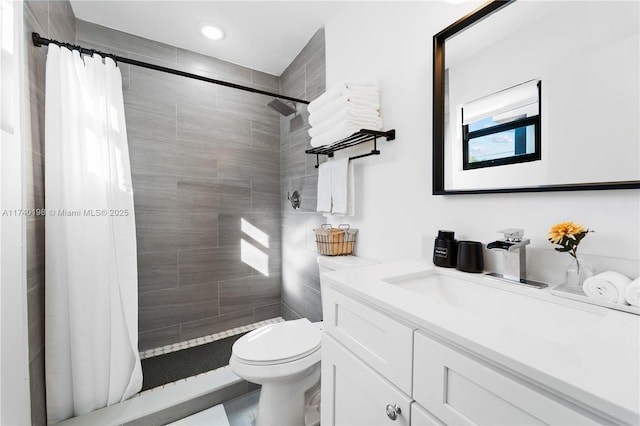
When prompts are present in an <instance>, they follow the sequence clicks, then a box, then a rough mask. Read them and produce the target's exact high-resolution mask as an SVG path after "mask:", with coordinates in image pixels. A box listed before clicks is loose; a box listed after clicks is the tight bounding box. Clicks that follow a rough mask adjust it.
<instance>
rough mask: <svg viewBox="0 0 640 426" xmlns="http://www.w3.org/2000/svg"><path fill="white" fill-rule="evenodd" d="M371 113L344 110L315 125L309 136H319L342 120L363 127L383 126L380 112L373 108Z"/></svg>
mask: <svg viewBox="0 0 640 426" xmlns="http://www.w3.org/2000/svg"><path fill="white" fill-rule="evenodd" d="M368 111H371V113H367V114H359V113H357V112H354V111H352V110H342V111H340V112H339V113H337V114H336V115H334V116H333V117H331V118H329V119H328V120H325V121H323V122H321V123H319V124H317V125H313V126H312V127H311V128H310V129H309V136H311V137H312V138H313V137H315V136H319V135H321V134H323V133H324V132H326V131H328V130H330V129H331V128H333V127H335V126H336V125H338V124H340V123H341V122H342V121H349V122H350V123H351V124H353V125H354V126H359V127H360V128H361V129H374V130H378V129H381V128H382V119H381V118H380V117H379V116H378V113H377V112H376V111H373V110H368Z"/></svg>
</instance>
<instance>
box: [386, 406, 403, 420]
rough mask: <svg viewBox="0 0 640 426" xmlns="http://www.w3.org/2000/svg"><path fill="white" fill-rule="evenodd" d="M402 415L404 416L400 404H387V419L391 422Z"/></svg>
mask: <svg viewBox="0 0 640 426" xmlns="http://www.w3.org/2000/svg"><path fill="white" fill-rule="evenodd" d="M400 414H402V410H401V409H400V406H399V405H398V404H393V405H391V404H387V417H389V418H390V419H391V420H395V419H397V418H398V416H399V415H400Z"/></svg>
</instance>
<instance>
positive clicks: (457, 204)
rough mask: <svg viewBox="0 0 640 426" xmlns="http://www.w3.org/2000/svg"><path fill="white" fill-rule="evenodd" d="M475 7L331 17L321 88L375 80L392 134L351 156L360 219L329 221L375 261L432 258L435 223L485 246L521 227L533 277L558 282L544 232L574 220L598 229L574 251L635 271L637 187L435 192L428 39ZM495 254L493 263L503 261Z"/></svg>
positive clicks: (372, 8) (347, 12) (367, 6)
mask: <svg viewBox="0 0 640 426" xmlns="http://www.w3.org/2000/svg"><path fill="white" fill-rule="evenodd" d="M477 5H478V3H477V2H472V3H463V4H460V5H451V4H448V3H445V2H371V3H369V2H366V3H365V2H353V3H350V4H349V5H348V6H346V7H345V9H344V10H343V11H342V13H340V14H339V16H336V17H334V18H333V19H331V20H330V21H329V22H327V24H326V26H325V31H326V61H327V88H330V87H332V86H333V85H334V84H335V83H336V82H337V81H339V80H342V79H353V80H377V81H378V82H379V83H380V90H381V115H382V118H383V121H384V127H385V129H391V128H395V129H396V133H397V138H396V140H395V141H392V142H380V144H379V145H380V149H381V151H382V155H380V156H371V157H366V158H363V159H359V160H357V161H356V163H355V174H356V191H357V196H356V216H355V217H353V218H346V219H347V220H342V221H340V220H334V221H333V222H335V223H338V222H344V221H348V222H349V223H351V225H352V226H353V227H355V228H358V229H360V232H359V234H358V242H357V254H358V255H359V256H362V257H367V258H371V259H375V260H379V261H389V260H396V259H402V258H418V257H425V256H426V257H430V253H431V250H432V240H433V237H434V236H435V235H436V234H437V231H438V229H451V230H454V231H455V232H456V237H457V238H458V239H459V240H460V239H470V240H477V241H482V242H485V243H487V242H490V241H493V240H495V239H497V237H499V235H498V234H497V233H496V232H495V231H497V230H499V229H503V228H507V227H518V228H524V229H525V233H526V235H527V236H528V237H530V238H531V240H532V241H531V246H530V250H529V256H530V261H529V270H530V275H531V277H532V278H534V279H543V278H547V279H549V280H555V281H562V277H560V276H559V274H561V273H562V268H563V265H566V264H568V263H569V262H570V256H569V255H567V254H562V253H556V252H554V251H553V246H552V245H551V243H549V242H548V241H547V239H546V235H547V232H548V230H549V228H550V227H551V226H552V225H554V224H556V223H558V222H561V221H567V220H571V221H575V222H579V223H581V224H583V225H585V226H588V227H589V228H591V229H594V230H596V233H594V234H591V235H589V236H588V237H587V238H586V239H585V240H583V242H582V244H581V245H580V249H579V252H580V253H581V254H583V255H587V256H586V257H593V262H594V263H595V265H596V267H597V269H603V268H615V269H617V270H619V271H621V272H625V273H627V274H629V275H635V276H637V275H639V274H640V271H639V270H638V259H639V258H640V223H639V222H640V190H616V191H576V192H556V193H525V194H479V195H450V196H434V195H432V194H431V187H432V178H431V164H432V153H431V149H432V143H431V141H432V44H433V43H432V37H433V35H434V34H435V33H437V32H439V31H440V30H442V29H443V28H445V27H446V26H448V25H449V24H450V23H452V22H454V21H455V20H457V19H458V18H460V17H462V16H463V15H464V14H466V13H467V12H468V11H471V10H472V9H474V8H475V7H477ZM343 152H344V151H342V153H343ZM342 153H341V154H340V155H343V154H342ZM349 154H352V153H349ZM349 154H347V155H349ZM336 156H337V157H338V156H339V155H338V154H336ZM589 255H592V256H589ZM494 257H495V260H496V261H497V259H498V258H499V256H497V255H494V253H492V254H490V255H489V257H488V258H487V263H488V266H489V268H493V267H498V266H499V265H498V264H495V265H494V263H493V262H494ZM612 258H621V259H627V260H629V262H624V261H617V260H615V259H612ZM547 262H551V263H552V264H553V265H552V267H551V268H547V265H548V263H547Z"/></svg>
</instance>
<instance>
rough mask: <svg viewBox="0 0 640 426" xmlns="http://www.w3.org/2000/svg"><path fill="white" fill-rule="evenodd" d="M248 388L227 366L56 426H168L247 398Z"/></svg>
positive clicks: (155, 389)
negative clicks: (223, 403) (150, 425)
mask: <svg viewBox="0 0 640 426" xmlns="http://www.w3.org/2000/svg"><path fill="white" fill-rule="evenodd" d="M247 386H248V384H247V382H245V381H244V380H242V379H241V378H240V377H238V376H236V375H235V373H233V371H231V369H230V368H229V366H225V367H221V368H218V369H217V370H212V371H208V372H206V373H203V374H199V375H197V376H194V377H189V378H187V379H184V380H179V381H177V382H173V383H169V384H166V385H164V386H161V387H157V388H154V389H150V390H148V391H144V392H141V393H139V394H138V395H136V396H134V397H133V398H131V399H128V400H126V401H123V402H120V403H118V404H114V405H111V406H109V407H105V408H101V409H99V410H96V411H93V412H91V413H88V414H85V415H83V416H78V417H73V418H71V419H68V420H64V421H62V422H60V423H56V426H86V425H95V426H99V425H105V426H107V425H109V426H111V425H149V424H158V425H160V424H167V423H171V422H174V421H176V420H179V419H182V418H184V417H187V416H189V415H191V414H194V413H197V412H199V411H202V410H205V409H207V408H210V407H213V406H215V405H218V404H221V403H222V402H224V401H227V400H230V399H233V398H235V397H237V396H239V395H242V394H245V393H246V392H247Z"/></svg>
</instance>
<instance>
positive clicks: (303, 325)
mask: <svg viewBox="0 0 640 426" xmlns="http://www.w3.org/2000/svg"><path fill="white" fill-rule="evenodd" d="M318 263H319V264H320V272H325V271H332V270H338V269H345V268H352V267H355V266H364V265H368V264H372V263H374V262H371V261H367V260H364V259H360V258H357V257H355V256H339V257H327V256H319V262H318ZM321 326H322V323H311V322H310V321H309V320H307V319H306V318H303V319H299V320H295V321H286V322H281V323H277V324H270V325H266V326H264V327H261V328H259V329H257V330H254V331H252V332H250V333H247V334H246V335H244V336H242V337H241V338H240V339H238V340H237V341H236V342H235V343H234V344H233V349H232V353H231V359H230V360H229V366H230V367H231V370H233V372H234V373H236V374H237V375H238V376H239V377H241V378H243V379H245V380H247V381H249V382H253V383H257V384H260V385H262V390H261V391H260V401H259V403H258V416H257V418H256V426H273V425H279V426H302V425H304V424H305V404H306V401H305V393H306V392H307V391H308V390H309V389H311V388H312V387H314V386H315V385H317V384H318V382H319V381H320V340H321V335H322V332H321Z"/></svg>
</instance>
